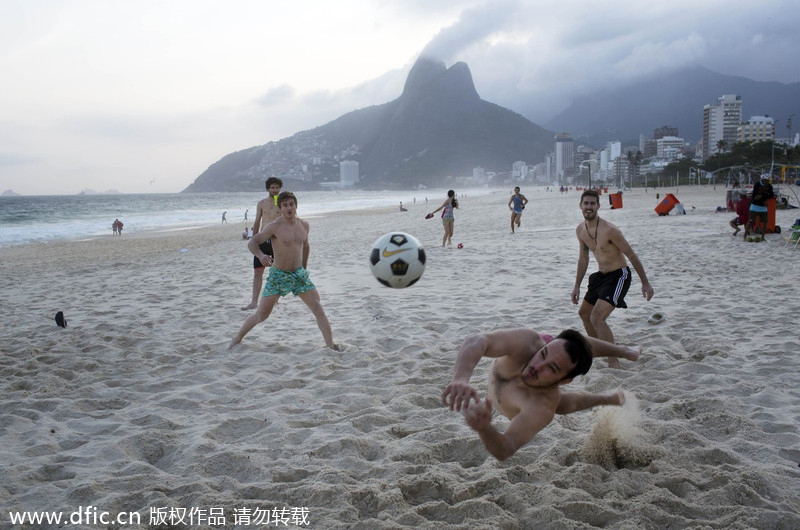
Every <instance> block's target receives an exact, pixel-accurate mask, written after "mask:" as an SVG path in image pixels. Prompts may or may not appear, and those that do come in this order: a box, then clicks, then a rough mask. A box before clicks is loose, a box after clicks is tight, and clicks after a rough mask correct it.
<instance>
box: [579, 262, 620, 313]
mask: <svg viewBox="0 0 800 530" xmlns="http://www.w3.org/2000/svg"><path fill="white" fill-rule="evenodd" d="M630 286H631V269H630V267H624V268H622V269H617V270H615V271H611V272H609V273H602V272H600V271H597V272H595V273H594V274H592V275H590V276H589V288H588V289H587V290H586V296H584V297H583V299H584V300H586V301H587V302H588V303H590V304H591V305H594V304H595V303H596V302H597V300H605V301H606V302H608V303H609V304H611V305H613V306H614V307H621V308H623V309H624V308H626V307H628V305H627V304H626V303H625V295H626V294H627V293H628V289H629V288H630Z"/></svg>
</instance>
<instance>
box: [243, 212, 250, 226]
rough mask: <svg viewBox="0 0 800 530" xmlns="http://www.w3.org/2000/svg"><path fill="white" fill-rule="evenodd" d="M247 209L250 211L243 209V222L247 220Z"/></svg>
mask: <svg viewBox="0 0 800 530" xmlns="http://www.w3.org/2000/svg"><path fill="white" fill-rule="evenodd" d="M249 211H250V210H245V211H244V222H245V223H246V222H247V212H249Z"/></svg>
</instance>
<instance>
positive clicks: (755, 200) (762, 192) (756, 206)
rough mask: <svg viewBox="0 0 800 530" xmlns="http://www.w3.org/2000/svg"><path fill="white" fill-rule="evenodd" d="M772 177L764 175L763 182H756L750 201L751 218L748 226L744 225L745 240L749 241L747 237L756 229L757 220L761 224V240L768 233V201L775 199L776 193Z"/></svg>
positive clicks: (762, 176) (767, 174)
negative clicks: (771, 182) (771, 181)
mask: <svg viewBox="0 0 800 530" xmlns="http://www.w3.org/2000/svg"><path fill="white" fill-rule="evenodd" d="M770 180H772V175H770V174H769V173H764V174H762V175H761V180H760V181H759V182H756V183H755V185H754V186H753V195H752V199H751V200H750V218H749V219H748V221H747V224H746V225H744V240H745V241H747V236H749V235H750V233H751V232H752V231H753V229H754V228H755V226H754V225H755V223H756V220H758V221H759V222H760V224H761V227H760V228H761V239H764V236H765V235H766V233H767V200H769V199H771V198H773V197H775V191H774V190H773V189H772V184H770V182H769V181H770Z"/></svg>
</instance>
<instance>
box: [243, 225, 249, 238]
mask: <svg viewBox="0 0 800 530" xmlns="http://www.w3.org/2000/svg"><path fill="white" fill-rule="evenodd" d="M249 235H250V232H249V231H248V229H247V227H246V226H245V227H244V230H242V239H249V237H248V236H249Z"/></svg>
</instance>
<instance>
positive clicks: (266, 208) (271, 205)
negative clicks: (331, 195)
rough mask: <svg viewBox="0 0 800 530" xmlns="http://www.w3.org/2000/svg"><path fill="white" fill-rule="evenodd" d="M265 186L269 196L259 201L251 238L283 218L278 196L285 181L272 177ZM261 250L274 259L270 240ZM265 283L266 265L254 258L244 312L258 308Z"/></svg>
mask: <svg viewBox="0 0 800 530" xmlns="http://www.w3.org/2000/svg"><path fill="white" fill-rule="evenodd" d="M265 186H266V188H267V193H268V196H267V197H266V198H264V199H261V200H260V201H258V204H257V205H256V218H255V221H253V231H252V236H251V237H255V235H256V234H257V233H259V232H260V231H261V229H262V227H264V226H266V225H267V223H271V222H272V221H274V220H275V219H277V218H278V217H280V216H281V211H280V209H279V208H278V194H279V193H280V192H281V188H282V187H283V181H282V180H281V179H279V178H278V177H270V178H268V179H267V181H266V184H265ZM259 248H260V250H261V252H263V253H264V254H266V255H267V256H269V257H270V258H272V257H273V254H272V242H271V241H270V240H269V239H267V240H266V241H265V242H264V243H261V245H260V247H259ZM263 282H264V264H263V263H261V261H260V260H259V259H258V257H257V256H253V290H252V295H251V298H250V303H249V304H247V305H246V306H244V307H242V310H243V311H247V310H249V309H255V308H256V307H258V297H259V295H260V294H261V285H262V283H263Z"/></svg>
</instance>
